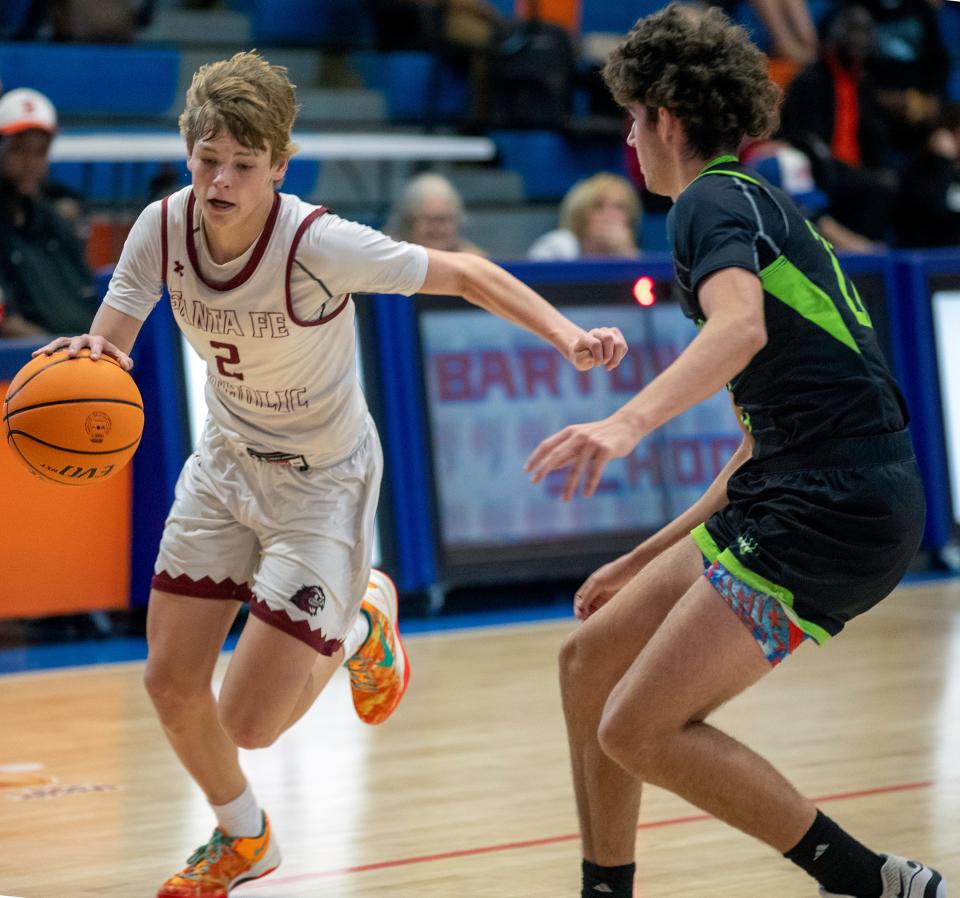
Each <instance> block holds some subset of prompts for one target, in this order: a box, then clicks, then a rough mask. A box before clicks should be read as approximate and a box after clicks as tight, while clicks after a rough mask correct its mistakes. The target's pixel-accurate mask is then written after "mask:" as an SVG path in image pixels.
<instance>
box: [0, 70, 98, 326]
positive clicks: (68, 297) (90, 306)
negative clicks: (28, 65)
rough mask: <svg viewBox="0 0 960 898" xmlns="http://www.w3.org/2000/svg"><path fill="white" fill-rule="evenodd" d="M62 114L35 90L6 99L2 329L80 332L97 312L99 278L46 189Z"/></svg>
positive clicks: (0, 116)
mask: <svg viewBox="0 0 960 898" xmlns="http://www.w3.org/2000/svg"><path fill="white" fill-rule="evenodd" d="M56 128H57V114H56V110H55V109H54V108H53V104H52V103H51V102H50V101H49V100H48V99H47V98H46V97H45V96H44V95H43V94H41V93H38V92H37V91H35V90H29V89H28V88H19V89H17V90H12V91H10V92H9V93H7V94H4V95H3V97H0V285H2V289H3V293H4V298H5V304H6V315H5V318H4V321H3V324H2V326H0V327H2V329H0V335H3V336H8V337H12V336H26V335H32V334H46V333H80V332H82V331H84V330H85V329H86V327H87V325H88V324H89V322H90V319H91V317H92V315H93V314H94V313H95V312H96V308H97V302H96V297H95V294H94V287H93V276H92V274H91V272H90V269H89V268H88V266H87V263H86V260H85V258H84V247H83V245H82V244H81V243H80V241H79V240H78V239H77V237H76V234H75V232H74V228H73V225H72V224H71V223H70V222H67V221H65V220H64V219H63V218H61V217H60V215H59V214H58V213H57V210H56V208H55V206H54V203H53V201H51V200H50V199H48V198H46V197H45V196H44V195H43V192H42V187H43V184H44V181H45V179H46V176H47V171H48V168H49V159H48V157H49V152H50V143H51V141H52V140H53V136H54V134H55V133H56Z"/></svg>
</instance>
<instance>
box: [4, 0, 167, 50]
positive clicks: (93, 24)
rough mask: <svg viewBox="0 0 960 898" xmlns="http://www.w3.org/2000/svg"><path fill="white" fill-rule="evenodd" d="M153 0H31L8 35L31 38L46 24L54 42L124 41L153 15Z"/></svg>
mask: <svg viewBox="0 0 960 898" xmlns="http://www.w3.org/2000/svg"><path fill="white" fill-rule="evenodd" d="M155 5H156V0H139V2H134V0H97V2H96V3H90V2H89V0H32V2H31V3H29V4H28V6H27V8H26V10H25V12H24V13H23V16H22V18H21V20H20V23H19V27H18V28H17V29H16V30H15V32H14V33H13V34H12V35H11V37H12V39H13V40H21V41H34V40H37V39H38V38H40V37H43V36H44V29H45V27H46V26H47V25H49V26H50V29H51V32H50V37H51V38H52V39H53V40H55V41H76V42H92V43H96V42H104V43H126V42H128V41H132V40H133V39H134V37H135V33H136V29H137V28H144V27H146V26H147V25H148V24H149V23H150V20H151V19H152V18H153V12H154V6H155Z"/></svg>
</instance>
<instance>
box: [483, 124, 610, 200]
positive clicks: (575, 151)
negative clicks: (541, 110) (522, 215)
mask: <svg viewBox="0 0 960 898" xmlns="http://www.w3.org/2000/svg"><path fill="white" fill-rule="evenodd" d="M490 137H491V138H492V139H493V141H494V143H495V144H496V145H497V151H498V152H499V154H500V160H501V162H502V164H503V167H504V168H509V169H513V170H514V171H517V172H519V173H520V175H521V176H522V177H523V186H524V193H525V195H526V196H527V198H528V199H531V200H541V201H546V200H559V199H561V198H562V197H563V195H564V194H565V193H566V192H567V190H569V189H570V187H571V186H572V185H573V184H574V183H575V182H576V181H579V180H580V179H581V178H587V177H589V176H590V175H593V174H596V173H597V172H599V171H608V172H613V173H614V174H621V175H625V174H626V170H625V164H624V155H623V144H622V143H621V142H620V141H618V140H612V141H611V140H593V141H591V140H579V139H573V138H570V137H567V136H565V135H563V134H560V133H558V132H556V131H494V132H492V133H491V134H490Z"/></svg>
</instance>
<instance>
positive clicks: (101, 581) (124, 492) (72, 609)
mask: <svg viewBox="0 0 960 898" xmlns="http://www.w3.org/2000/svg"><path fill="white" fill-rule="evenodd" d="M6 392H7V384H6V383H4V382H0V396H5V395H6ZM132 489H133V487H132V482H131V468H130V467H129V466H127V468H126V470H124V471H121V472H120V473H119V474H117V475H116V476H115V477H113V478H111V479H110V480H107V481H105V482H103V483H97V484H92V485H90V486H76V487H70V486H58V485H57V484H55V483H47V482H45V481H43V480H41V479H40V478H39V477H36V476H34V475H33V474H31V473H30V472H29V471H28V470H27V469H26V468H25V467H24V465H23V462H21V461H20V459H18V458H17V457H16V456H15V454H14V451H13V449H11V448H10V446H9V445H8V443H7V440H6V438H5V437H4V438H3V439H2V440H0V618H10V617H43V616H46V615H50V614H76V613H78V612H82V611H93V610H100V609H108V608H126V607H127V606H128V604H129V592H130V540H131V531H132V528H131V507H132V505H131V498H132Z"/></svg>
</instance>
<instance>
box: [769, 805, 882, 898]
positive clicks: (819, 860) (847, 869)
mask: <svg viewBox="0 0 960 898" xmlns="http://www.w3.org/2000/svg"><path fill="white" fill-rule="evenodd" d="M784 857H785V858H786V859H787V860H789V861H793V862H794V863H795V864H796V865H797V866H798V867H799V868H800V869H801V870H805V871H806V872H807V873H809V874H810V875H811V876H812V877H813V878H814V879H815V880H816V881H817V882H819V883H820V885H822V886H823V887H824V888H825V889H826V890H827V891H828V892H833V894H834V895H853V896H854V898H880V896H881V895H882V894H883V880H882V879H881V876H880V868H881V867H882V866H883V858H882V857H880V855H879V854H874V853H873V852H872V851H871V850H870V849H869V848H867V847H865V846H863V845H861V844H860V843H859V842H858V841H857V840H856V839H854V838H853V836H850V835H847V833H845V832H844V831H843V830H842V829H840V827H839V826H837V824H836V823H834V822H833V821H832V820H831V819H830V818H829V817H825V816H824V815H823V814H821V813H820V811H817V819H816V820H814V821H813V826H811V827H810V829H809V830H807V834H806V835H805V836H804V837H803V838H802V839H801V840H800V841H799V842H798V843H797V845H796V847H794V848H793V849H791V850H790V851H788V852H787V853H786V854H785V855H784Z"/></svg>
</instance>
